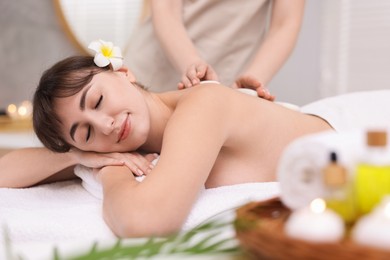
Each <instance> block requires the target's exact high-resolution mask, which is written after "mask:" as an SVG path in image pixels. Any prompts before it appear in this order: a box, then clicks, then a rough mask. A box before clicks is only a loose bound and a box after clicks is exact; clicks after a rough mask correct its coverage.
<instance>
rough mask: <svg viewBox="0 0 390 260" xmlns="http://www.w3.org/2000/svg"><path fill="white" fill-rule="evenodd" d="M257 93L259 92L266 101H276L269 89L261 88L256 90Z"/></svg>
mask: <svg viewBox="0 0 390 260" xmlns="http://www.w3.org/2000/svg"><path fill="white" fill-rule="evenodd" d="M256 91H257V95H258V96H259V97H261V98H264V99H266V100H269V101H274V100H275V96H273V95H271V93H270V92H269V90H268V89H267V88H264V87H260V88H258V89H256Z"/></svg>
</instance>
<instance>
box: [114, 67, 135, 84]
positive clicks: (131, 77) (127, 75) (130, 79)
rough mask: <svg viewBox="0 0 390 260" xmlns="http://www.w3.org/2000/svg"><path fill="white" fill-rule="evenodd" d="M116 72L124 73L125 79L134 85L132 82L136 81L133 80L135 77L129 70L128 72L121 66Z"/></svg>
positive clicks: (126, 68)
mask: <svg viewBox="0 0 390 260" xmlns="http://www.w3.org/2000/svg"><path fill="white" fill-rule="evenodd" d="M117 71H119V72H122V73H124V75H125V76H126V78H127V79H128V80H129V81H130V82H131V83H134V82H136V81H137V80H136V79H135V76H134V74H133V72H131V70H130V69H129V68H128V67H125V66H122V67H121V68H120V69H118V70H117Z"/></svg>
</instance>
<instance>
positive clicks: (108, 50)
mask: <svg viewBox="0 0 390 260" xmlns="http://www.w3.org/2000/svg"><path fill="white" fill-rule="evenodd" d="M101 52H102V54H103V55H104V57H107V58H111V57H112V48H109V47H108V46H102V48H101Z"/></svg>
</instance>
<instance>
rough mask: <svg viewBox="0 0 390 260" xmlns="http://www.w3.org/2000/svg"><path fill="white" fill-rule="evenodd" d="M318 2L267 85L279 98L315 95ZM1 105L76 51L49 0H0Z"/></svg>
mask: <svg viewBox="0 0 390 260" xmlns="http://www.w3.org/2000/svg"><path fill="white" fill-rule="evenodd" d="M320 9H321V1H317V0H308V1H307V5H306V13H305V17H304V23H303V27H302V30H301V34H300V38H299V41H298V44H297V46H296V49H295V50H294V53H293V54H292V55H291V57H290V59H289V60H288V62H287V64H286V65H285V66H284V67H283V69H282V70H281V71H280V72H279V73H278V74H277V76H276V77H275V78H274V80H273V81H272V82H271V84H270V89H271V91H272V92H273V93H274V94H276V96H277V99H278V100H280V101H288V102H292V103H295V104H298V105H301V104H305V103H307V102H310V101H312V100H315V99H318V98H319V75H320V68H319V56H320V55H319V49H320V47H319V43H320V39H319V38H320V37H319V34H320V32H319V31H320V30H319V28H320V14H321V10H320ZM0 10H1V15H0V32H1V38H0V53H1V58H0V79H1V80H0V108H4V107H6V105H7V104H9V103H15V102H16V103H17V102H20V101H22V100H24V99H30V98H31V97H32V94H33V92H34V89H35V87H36V85H37V83H38V80H39V77H40V75H41V73H42V72H43V71H44V70H45V69H46V68H48V67H49V66H50V65H52V64H53V63H54V62H56V61H58V60H60V59H62V58H64V57H66V56H69V55H73V54H77V53H78V49H76V48H75V47H74V46H73V44H72V43H71V41H70V40H69V39H68V38H67V37H66V35H65V33H64V32H63V29H62V27H61V25H60V23H59V20H58V19H57V17H56V14H55V11H54V6H53V0H38V1H32V0H17V1H14V0H0Z"/></svg>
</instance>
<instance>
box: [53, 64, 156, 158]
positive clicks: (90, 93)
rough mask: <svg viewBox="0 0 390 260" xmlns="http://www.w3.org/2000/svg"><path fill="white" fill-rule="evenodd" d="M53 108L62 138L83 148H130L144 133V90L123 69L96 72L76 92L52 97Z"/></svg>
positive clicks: (139, 142)
mask: <svg viewBox="0 0 390 260" xmlns="http://www.w3.org/2000/svg"><path fill="white" fill-rule="evenodd" d="M55 111H56V113H57V115H58V116H59V118H60V120H61V122H62V125H63V128H62V134H63V135H64V137H65V140H67V142H68V143H69V144H71V145H73V146H75V147H76V148H78V149H80V150H83V151H96V152H126V151H134V150H136V149H138V148H139V147H140V146H141V145H142V144H144V143H145V142H146V140H147V137H148V133H149V128H150V117H149V110H148V106H147V104H146V101H145V97H144V93H143V92H142V90H140V89H139V88H137V87H136V86H135V85H133V84H132V83H131V76H128V74H127V71H116V72H111V71H107V72H101V73H99V74H96V75H95V76H93V78H92V80H91V82H90V83H89V84H88V85H87V86H85V87H84V88H83V89H82V90H81V91H80V92H79V93H77V94H75V95H73V96H71V97H66V98H59V99H58V100H56V102H55Z"/></svg>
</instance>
